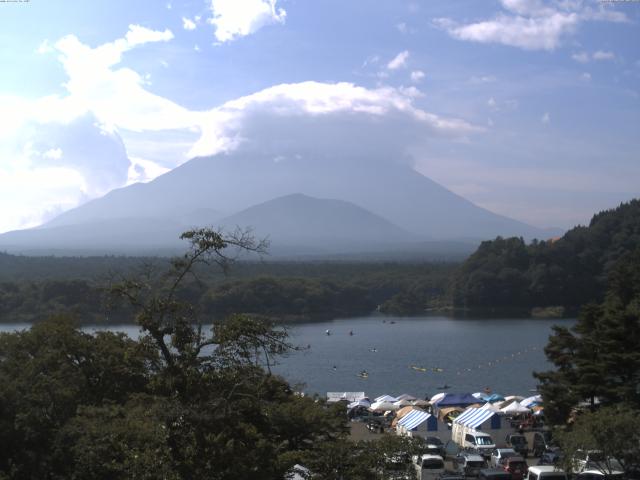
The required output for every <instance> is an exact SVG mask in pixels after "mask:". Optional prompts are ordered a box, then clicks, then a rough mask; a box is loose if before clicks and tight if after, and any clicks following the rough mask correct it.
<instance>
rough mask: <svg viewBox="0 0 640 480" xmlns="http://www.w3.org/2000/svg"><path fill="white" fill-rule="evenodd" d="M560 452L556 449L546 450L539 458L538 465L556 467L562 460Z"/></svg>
mask: <svg viewBox="0 0 640 480" xmlns="http://www.w3.org/2000/svg"><path fill="white" fill-rule="evenodd" d="M562 457H563V455H562V452H561V451H560V450H558V449H550V450H546V451H544V452H543V453H542V455H541V456H540V460H538V465H558V464H559V463H560V461H561V460H562Z"/></svg>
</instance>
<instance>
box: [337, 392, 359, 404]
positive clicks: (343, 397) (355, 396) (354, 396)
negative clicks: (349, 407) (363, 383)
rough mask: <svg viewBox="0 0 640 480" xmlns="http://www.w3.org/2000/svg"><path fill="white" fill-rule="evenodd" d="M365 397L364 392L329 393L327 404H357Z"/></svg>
mask: <svg viewBox="0 0 640 480" xmlns="http://www.w3.org/2000/svg"><path fill="white" fill-rule="evenodd" d="M364 398H367V397H365V395H364V392H327V402H329V403H331V402H339V401H347V402H357V401H358V400H362V399H364Z"/></svg>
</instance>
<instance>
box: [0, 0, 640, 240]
mask: <svg viewBox="0 0 640 480" xmlns="http://www.w3.org/2000/svg"><path fill="white" fill-rule="evenodd" d="M639 23H640V1H621V0H618V1H615V0H611V1H598V0H594V1H591V0H495V1H492V0H480V1H479V0H457V1H444V0H442V1H436V0H431V1H427V0H423V1H413V0H376V1H375V2H372V1H370V0H322V1H311V0H188V1H177V0H169V1H166V2H165V1H158V0H153V1H151V0H149V1H148V0H136V1H135V2H131V1H122V0H110V1H108V2H107V1H102V0H95V1H92V2H86V1H80V0H65V1H57V0H46V1H45V0H30V1H7V2H0V42H2V43H1V44H2V48H1V49H0V65H2V75H0V232H5V231H9V230H14V229H20V228H29V227H33V226H37V225H40V224H42V223H43V222H46V221H48V220H50V219H51V218H53V217H55V216H56V215H57V214H59V213H61V212H63V211H65V210H68V209H71V208H74V207H76V206H78V205H81V204H82V203H84V202H87V201H89V200H91V199H93V198H97V197H100V196H102V195H104V194H106V193H107V192H109V191H110V190H112V189H115V188H120V187H123V186H126V185H129V184H132V183H135V182H145V181H150V180H152V179H154V178H156V177H157V176H158V175H161V174H163V173H165V172H168V171H170V170H171V169H173V168H175V167H177V166H179V165H181V164H182V163H184V162H186V161H188V160H189V159H190V158H193V157H195V156H202V155H215V154H224V153H225V152H232V151H234V149H237V148H239V147H240V146H242V145H255V147H256V148H258V149H261V148H267V145H265V142H269V145H268V148H275V151H276V152H277V151H278V148H284V147H283V145H284V146H287V145H288V146H289V147H290V146H291V145H295V149H297V150H296V151H298V150H299V151H302V150H304V149H305V148H308V149H312V148H314V143H317V141H318V139H314V135H313V134H314V121H313V120H314V119H317V118H325V119H330V120H331V122H333V121H334V119H335V124H336V125H339V126H340V128H339V130H340V132H339V135H336V139H339V143H340V144H339V145H335V147H336V148H337V149H340V150H344V151H346V152H351V151H354V152H358V151H362V152H367V151H374V150H375V151H378V152H381V151H382V152H385V154H388V156H389V159H390V161H395V158H396V157H397V158H402V159H403V161H404V162H409V163H410V164H411V166H412V167H413V168H415V169H416V170H417V171H419V172H420V173H422V174H424V175H426V176H428V177H429V178H431V179H433V180H435V181H436V182H439V183H441V184H442V185H444V186H445V187H446V188H448V189H450V190H452V191H453V192H455V193H457V194H459V195H461V196H463V197H465V198H467V199H469V200H471V201H472V202H474V203H476V204H477V205H480V206H482V207H485V208H488V209H489V210H491V211H493V212H496V213H500V214H503V215H507V216H510V217H512V218H516V219H518V220H522V221H525V222H527V223H530V224H532V225H535V226H539V227H560V228H570V227H572V226H574V225H576V224H585V223H588V221H589V219H590V217H591V216H592V215H593V214H594V213H595V212H597V211H599V210H603V209H606V208H613V207H615V206H616V205H618V204H619V203H620V202H622V201H627V200H630V199H631V198H634V197H638V196H640V28H639ZM283 119H284V120H283ZM307 120H308V121H307ZM292 122H293V124H295V125H296V128H295V129H292V132H295V134H293V133H292V134H291V136H290V138H287V135H286V132H287V131H288V129H285V130H281V131H279V132H276V134H274V135H273V136H272V137H270V136H269V132H270V131H271V130H270V129H271V128H272V126H273V125H292ZM273 128H275V127H273ZM283 132H284V134H283ZM328 141H330V140H328ZM336 142H338V140H336ZM392 157H393V158H392ZM278 158H279V157H275V158H274V161H277V159H278ZM372 168H375V166H373V165H372ZM292 193H293V192H292Z"/></svg>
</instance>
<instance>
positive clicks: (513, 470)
mask: <svg viewBox="0 0 640 480" xmlns="http://www.w3.org/2000/svg"><path fill="white" fill-rule="evenodd" d="M502 465H503V468H504V469H505V470H506V471H507V472H509V473H510V474H511V476H512V477H513V480H522V479H523V478H524V477H525V476H526V475H527V472H528V471H529V466H528V465H527V462H526V461H525V459H524V458H522V457H509V458H505V459H504V462H503V464H502Z"/></svg>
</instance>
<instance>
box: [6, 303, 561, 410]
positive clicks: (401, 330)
mask: <svg viewBox="0 0 640 480" xmlns="http://www.w3.org/2000/svg"><path fill="white" fill-rule="evenodd" d="M571 324H573V320H557V319H553V320H544V319H521V318H519V319H491V318H482V319H468V318H465V319H459V318H450V317H443V316H426V317H388V316H379V315H374V316H367V317H358V318H342V319H336V320H332V321H324V322H312V323H297V324H293V325H290V326H288V327H287V328H288V329H289V334H290V341H291V342H292V343H293V344H294V345H297V346H300V347H302V349H301V350H300V351H296V352H293V353H291V354H290V355H288V356H287V357H284V358H282V359H280V361H279V364H278V365H277V366H276V367H275V368H274V371H276V372H277V373H279V374H281V375H283V376H284V377H285V378H286V379H287V380H288V381H289V382H290V383H292V384H304V387H301V389H302V390H303V391H305V392H307V393H319V394H321V395H325V394H326V392H327V391H364V392H366V393H367V395H368V396H370V397H371V398H373V397H376V396H378V395H382V394H384V393H389V394H391V395H399V394H401V393H410V394H413V395H415V396H417V397H425V396H427V395H429V396H430V395H433V394H435V393H436V392H438V391H440V390H441V389H440V388H439V387H441V386H443V385H449V386H450V387H451V388H450V389H449V391H452V392H477V391H481V390H483V389H484V388H485V387H489V388H490V389H491V390H492V391H494V392H499V393H502V394H503V395H509V394H518V395H524V396H527V395H528V394H529V391H530V390H531V389H534V388H535V387H536V380H535V379H534V378H533V377H532V375H531V372H533V371H543V370H547V369H549V368H550V367H551V365H550V364H549V363H548V362H547V361H546V358H545V356H544V351H543V348H544V346H545V345H546V344H547V341H548V337H549V335H550V334H551V327H552V325H567V326H568V325H571ZM20 328H28V325H26V324H5V325H0V331H13V330H16V329H20ZM104 328H106V327H87V330H89V331H94V330H96V329H104ZM108 328H109V329H112V330H119V331H124V332H126V333H127V334H129V335H130V336H132V337H136V336H137V335H138V329H137V327H135V326H132V325H122V326H111V327H108ZM327 329H328V330H330V332H331V335H326V334H325V331H326V330H327ZM349 332H353V335H350V334H349ZM307 346H309V348H307ZM412 367H416V368H412ZM362 370H366V371H367V372H368V374H369V376H368V378H361V377H359V376H358V374H359V373H360V372H361V371H362Z"/></svg>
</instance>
